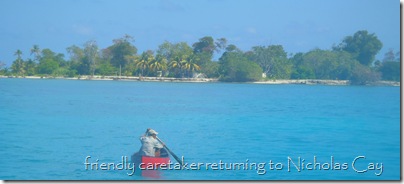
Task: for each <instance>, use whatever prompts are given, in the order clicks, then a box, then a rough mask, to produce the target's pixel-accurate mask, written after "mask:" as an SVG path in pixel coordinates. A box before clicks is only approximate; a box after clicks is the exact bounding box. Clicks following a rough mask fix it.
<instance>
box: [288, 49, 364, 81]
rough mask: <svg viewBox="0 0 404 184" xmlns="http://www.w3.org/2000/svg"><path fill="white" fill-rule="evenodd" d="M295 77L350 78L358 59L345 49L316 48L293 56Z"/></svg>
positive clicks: (293, 76) (293, 75)
mask: <svg viewBox="0 0 404 184" xmlns="http://www.w3.org/2000/svg"><path fill="white" fill-rule="evenodd" d="M292 62H293V63H294V70H293V72H292V78H294V79H313V78H315V79H332V80H335V79H339V80H348V79H349V78H350V77H351V74H352V72H353V69H354V67H355V65H356V64H358V61H356V60H355V59H353V58H352V56H351V55H350V54H349V53H347V52H345V51H329V50H321V49H315V50H312V51H310V52H307V53H305V54H301V53H299V54H297V55H295V56H294V57H293V58H292Z"/></svg>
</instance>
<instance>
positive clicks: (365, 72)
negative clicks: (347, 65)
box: [350, 64, 381, 85]
mask: <svg viewBox="0 0 404 184" xmlns="http://www.w3.org/2000/svg"><path fill="white" fill-rule="evenodd" d="M380 78H381V76H380V73H379V72H376V71H373V70H372V69H370V68H369V67H366V66H363V65H360V64H357V65H355V68H354V70H353V72H352V76H351V77H350V82H351V84H352V85H368V84H372V83H374V82H376V81H379V80H380Z"/></svg>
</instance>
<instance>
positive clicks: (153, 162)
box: [139, 156, 170, 169]
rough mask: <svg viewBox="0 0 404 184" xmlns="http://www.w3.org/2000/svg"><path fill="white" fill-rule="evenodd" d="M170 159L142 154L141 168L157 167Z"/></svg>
mask: <svg viewBox="0 0 404 184" xmlns="http://www.w3.org/2000/svg"><path fill="white" fill-rule="evenodd" d="M169 161H170V157H148V156H142V159H141V165H139V167H140V168H142V169H157V168H158V167H159V166H160V165H161V164H167V163H168V162H169Z"/></svg>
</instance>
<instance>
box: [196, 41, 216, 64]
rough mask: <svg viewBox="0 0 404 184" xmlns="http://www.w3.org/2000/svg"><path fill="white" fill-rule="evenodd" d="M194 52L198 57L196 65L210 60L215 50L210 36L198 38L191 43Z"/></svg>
mask: <svg viewBox="0 0 404 184" xmlns="http://www.w3.org/2000/svg"><path fill="white" fill-rule="evenodd" d="M192 47H193V51H194V54H195V55H196V57H197V58H198V63H197V64H198V65H200V66H203V65H204V64H205V63H208V62H209V61H212V58H213V53H214V52H215V51H216V50H217V48H216V44H215V42H214V39H213V38H212V37H211V36H205V37H203V38H200V39H199V41H198V42H195V43H194V44H192Z"/></svg>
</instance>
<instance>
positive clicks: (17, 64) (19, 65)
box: [11, 49, 25, 76]
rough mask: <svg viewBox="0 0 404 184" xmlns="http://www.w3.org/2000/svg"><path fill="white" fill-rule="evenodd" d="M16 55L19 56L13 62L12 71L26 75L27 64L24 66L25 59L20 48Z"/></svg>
mask: <svg viewBox="0 0 404 184" xmlns="http://www.w3.org/2000/svg"><path fill="white" fill-rule="evenodd" d="M14 55H15V56H17V59H16V60H15V61H14V62H13V64H12V65H11V69H12V72H13V73H14V74H16V75H19V76H24V75H25V70H24V68H25V66H24V61H23V60H22V58H21V56H22V51H21V50H20V49H18V50H17V51H16V52H15V53H14Z"/></svg>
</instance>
